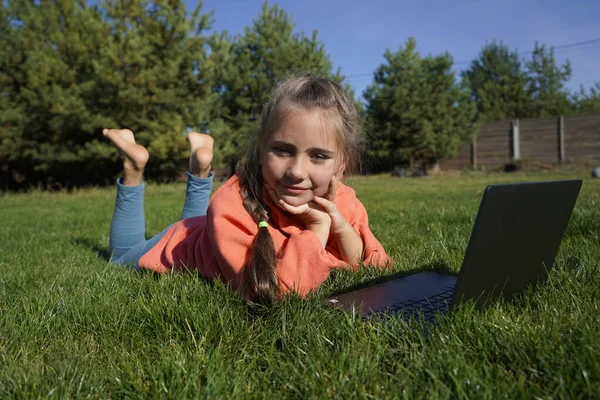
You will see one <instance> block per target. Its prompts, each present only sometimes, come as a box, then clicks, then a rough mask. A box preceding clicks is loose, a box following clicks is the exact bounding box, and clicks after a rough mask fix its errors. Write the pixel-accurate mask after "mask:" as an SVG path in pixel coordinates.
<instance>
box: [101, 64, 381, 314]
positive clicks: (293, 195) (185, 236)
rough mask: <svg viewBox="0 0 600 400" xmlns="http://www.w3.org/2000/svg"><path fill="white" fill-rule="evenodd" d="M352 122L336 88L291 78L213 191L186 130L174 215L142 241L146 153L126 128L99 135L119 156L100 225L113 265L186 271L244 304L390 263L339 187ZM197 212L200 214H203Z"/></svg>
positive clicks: (351, 197)
mask: <svg viewBox="0 0 600 400" xmlns="http://www.w3.org/2000/svg"><path fill="white" fill-rule="evenodd" d="M358 121H359V119H358V115H357V112H356V109H355V107H354V104H353V102H352V99H351V98H350V97H349V96H348V95H347V93H345V91H344V90H343V89H342V88H341V87H340V86H339V85H338V84H337V83H335V82H333V81H330V80H327V79H323V78H318V77H314V76H312V75H300V76H294V77H291V78H288V79H286V80H284V81H282V82H281V83H280V84H279V85H277V86H276V87H275V89H274V90H273V92H272V94H271V97H270V99H269V101H268V102H267V103H266V104H265V106H264V109H263V112H262V116H261V122H260V126H259V127H258V129H257V131H256V135H255V137H254V138H253V143H252V145H251V146H250V148H249V151H248V153H247V155H246V157H245V158H244V160H243V161H242V163H241V166H240V168H239V171H238V172H237V174H236V175H234V176H233V177H232V178H231V179H229V180H228V181H227V182H226V183H225V184H224V185H223V186H222V187H221V188H219V190H217V191H216V193H215V194H214V195H213V197H212V199H211V201H210V203H208V195H209V193H210V191H211V188H212V174H211V173H210V163H211V160H212V147H213V141H212V138H211V137H210V136H208V135H201V134H197V133H193V132H192V133H190V134H189V135H188V141H189V143H190V162H189V173H188V182H187V189H186V200H185V203H184V208H183V213H182V219H181V220H180V221H179V222H177V223H175V224H173V225H171V226H170V227H168V228H166V229H165V230H164V231H163V232H161V233H159V234H158V235H156V236H155V237H153V238H152V239H150V240H148V241H145V240H144V212H143V190H144V184H143V170H144V166H145V164H146V162H147V160H148V152H147V151H146V149H145V148H144V147H142V146H140V145H138V144H136V143H135V140H134V136H133V134H132V133H131V131H128V130H106V129H105V130H104V134H105V135H106V136H107V137H108V138H109V139H110V140H111V141H112V142H113V143H114V144H115V146H116V147H117V148H118V150H119V151H120V153H121V156H122V158H123V161H124V162H123V167H124V168H123V170H124V176H123V178H122V179H121V180H120V181H119V182H118V183H117V200H116V207H115V215H114V217H113V221H112V225H111V235H110V251H111V253H112V254H113V262H115V263H119V264H137V266H138V267H140V268H145V269H150V270H153V271H156V272H167V271H169V270H170V269H171V268H179V269H197V270H198V271H199V272H200V273H201V274H202V275H203V276H205V277H206V278H209V279H215V278H219V279H221V280H223V281H224V282H227V283H229V284H230V285H231V286H232V287H233V288H235V289H238V290H240V291H242V293H243V295H244V296H245V297H246V298H248V299H250V300H253V301H257V302H270V301H273V300H276V299H278V298H280V297H281V295H283V294H285V293H288V292H295V293H297V294H299V295H301V296H305V295H306V294H308V293H309V292H310V291H311V290H313V289H315V288H316V287H317V286H319V285H320V284H321V283H322V282H323V281H325V279H327V277H328V275H329V272H330V271H331V270H332V269H335V268H349V269H354V268H356V267H357V266H358V265H359V263H361V262H362V263H364V264H370V265H375V266H379V267H382V266H385V265H386V264H387V263H388V262H389V261H390V260H389V258H388V256H387V255H386V253H385V251H384V249H383V248H382V246H381V244H380V243H379V242H378V241H377V239H376V238H375V237H374V235H373V234H372V233H371V231H370V229H369V225H368V218H367V213H366V211H365V208H364V206H363V205H362V203H361V202H360V201H359V200H358V199H357V198H356V195H355V192H354V190H352V189H351V188H350V187H348V186H346V185H344V184H342V183H340V179H341V177H342V175H343V174H344V172H352V171H353V170H354V169H355V167H356V163H357V158H358V139H359V133H360V132H359V122H358ZM207 205H208V208H207Z"/></svg>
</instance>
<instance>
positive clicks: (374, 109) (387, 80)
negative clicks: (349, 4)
mask: <svg viewBox="0 0 600 400" xmlns="http://www.w3.org/2000/svg"><path fill="white" fill-rule="evenodd" d="M416 46H417V43H416V40H415V39H414V38H410V39H408V40H407V42H406V44H405V47H404V48H400V49H399V50H398V51H397V52H396V53H392V52H391V51H389V50H387V51H386V52H385V53H384V58H385V60H386V63H384V64H382V65H380V66H379V67H378V68H377V69H376V71H375V76H374V82H373V84H371V85H370V86H369V87H368V88H367V89H366V90H365V93H364V97H365V99H366V100H367V102H368V104H367V116H368V119H369V122H370V125H371V128H372V129H373V130H374V133H375V134H376V137H377V139H376V141H375V143H374V146H373V148H372V149H371V154H372V155H373V156H375V157H376V158H378V159H380V160H382V162H383V163H384V164H385V165H386V166H387V167H388V168H389V167H391V166H392V165H395V164H409V163H414V162H418V163H421V164H422V165H424V166H430V165H434V164H436V163H437V161H438V160H440V159H441V158H445V157H449V156H452V155H455V154H456V152H457V151H458V147H459V146H460V145H461V144H462V143H465V142H467V141H468V140H470V139H471V138H472V137H473V135H474V134H475V131H476V129H477V121H476V109H475V104H474V103H472V102H470V101H469V94H468V92H467V91H466V90H463V89H462V88H461V87H460V86H459V85H458V84H457V83H456V82H455V76H454V73H453V72H452V62H453V61H452V58H451V57H450V55H448V54H447V53H444V54H442V55H439V56H428V57H425V58H421V57H420V56H419V54H418V53H417V52H416Z"/></svg>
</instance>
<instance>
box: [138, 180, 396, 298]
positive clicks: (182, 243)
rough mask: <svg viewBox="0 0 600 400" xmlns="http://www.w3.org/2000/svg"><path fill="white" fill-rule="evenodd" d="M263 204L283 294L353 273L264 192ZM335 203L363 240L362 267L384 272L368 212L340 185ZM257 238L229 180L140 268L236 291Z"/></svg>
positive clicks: (331, 247)
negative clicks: (334, 273) (180, 273)
mask: <svg viewBox="0 0 600 400" xmlns="http://www.w3.org/2000/svg"><path fill="white" fill-rule="evenodd" d="M265 199H268V200H267V201H268V202H269V206H270V207H271V216H270V220H269V228H268V229H269V233H270V234H271V237H272V238H273V244H274V246H275V252H276V254H278V266H277V275H278V277H279V280H280V284H281V288H282V290H283V291H284V292H289V291H295V292H296V293H298V294H299V295H302V296H305V295H306V294H308V293H309V292H310V291H311V290H313V289H315V288H316V287H317V286H319V285H320V284H321V283H323V281H325V279H327V277H328V276H329V272H330V271H331V270H332V269H335V268H351V269H352V268H355V267H356V266H351V265H349V264H347V263H346V262H344V261H342V260H341V256H340V251H339V249H338V246H337V243H336V241H335V240H334V239H333V237H330V238H329V241H328V242H327V246H326V248H325V249H324V248H323V246H322V244H321V242H320V241H319V239H318V238H317V236H316V235H315V234H314V233H312V232H311V231H309V230H306V229H305V228H304V225H303V223H302V222H301V221H300V220H299V219H298V217H296V216H294V215H291V214H289V213H286V212H284V211H283V210H281V209H280V208H279V207H277V206H276V205H275V204H274V203H273V202H271V201H269V200H271V199H270V197H269V195H268V194H267V192H266V190H265ZM335 203H336V205H337V207H338V209H339V210H340V212H341V214H342V215H343V216H344V218H346V220H347V221H348V222H349V223H350V224H351V225H352V227H353V228H354V229H355V230H356V231H357V232H358V233H359V234H360V236H361V237H362V239H363V243H364V259H363V262H364V264H370V265H375V266H380V267H383V266H385V265H386V264H387V263H389V261H390V259H389V257H388V256H387V254H386V253H385V250H384V249H383V247H382V246H381V244H380V243H379V241H377V239H376V238H375V236H374V235H373V234H372V233H371V230H370V229H369V225H368V217H367V212H366V210H365V208H364V206H363V205H362V203H361V202H360V201H359V200H358V198H357V197H356V194H355V192H354V190H353V189H352V188H350V187H348V186H346V185H344V184H342V183H340V184H339V185H338V189H337V193H336V200H335ZM257 232H258V226H257V224H256V222H254V220H253V219H252V217H251V216H250V215H249V214H248V212H247V211H246V210H245V209H244V206H243V204H242V198H241V196H240V185H239V180H238V177H237V176H233V177H232V178H231V179H229V180H228V181H227V182H226V183H225V184H224V185H223V186H222V187H220V188H219V189H218V190H217V191H216V192H215V194H214V195H213V197H212V199H211V201H210V203H209V206H208V212H207V215H206V216H202V217H194V218H188V219H184V220H181V221H179V222H177V223H175V224H174V225H173V226H172V227H171V229H169V230H168V231H167V232H166V234H165V235H164V236H163V237H162V238H161V240H160V241H159V242H158V243H157V244H156V245H155V246H154V247H153V248H151V249H150V250H149V251H148V252H147V253H146V254H144V255H143V256H142V258H141V259H140V260H139V262H138V265H139V266H140V267H142V268H147V269H150V270H153V271H156V272H167V271H168V270H169V269H170V268H172V267H175V268H179V269H185V268H188V269H197V270H198V271H199V272H200V273H201V274H202V275H203V276H204V277H206V278H209V279H214V278H220V279H221V280H223V281H224V282H229V283H231V285H232V286H233V287H234V288H235V287H236V281H237V279H236V278H238V276H239V274H240V273H241V272H242V269H243V267H244V265H245V263H246V259H247V257H248V255H249V254H250V250H251V249H250V247H251V246H252V243H253V241H254V238H255V236H256V234H257Z"/></svg>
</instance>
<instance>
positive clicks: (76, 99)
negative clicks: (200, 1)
mask: <svg viewBox="0 0 600 400" xmlns="http://www.w3.org/2000/svg"><path fill="white" fill-rule="evenodd" d="M200 7H201V5H199V6H198V7H197V8H196V10H194V12H192V13H191V15H188V13H187V11H186V10H185V6H184V3H183V1H180V0H153V1H140V0H108V1H106V2H105V3H101V4H99V5H97V6H88V5H87V4H86V2H85V1H84V0H46V1H42V2H29V1H26V0H11V1H9V2H8V3H5V4H3V8H2V15H1V17H2V21H3V22H2V25H1V27H2V28H1V29H2V31H3V33H6V34H5V35H2V38H1V39H0V40H1V42H0V44H1V45H2V46H1V47H2V49H1V50H0V51H2V57H1V60H0V71H1V74H0V84H1V85H2V86H1V89H2V93H3V94H4V96H3V98H2V100H1V101H2V102H3V103H2V105H3V107H2V110H1V111H0V118H1V119H0V130H1V131H0V132H1V133H2V139H3V140H2V145H1V147H0V160H1V162H2V169H3V170H4V171H6V174H7V176H6V177H5V180H8V179H12V178H11V176H12V177H17V176H18V177H21V178H22V179H24V180H25V182H28V183H35V182H40V181H41V182H46V183H48V182H52V181H57V182H61V183H62V184H67V185H79V184H86V183H95V182H103V181H106V180H108V179H109V178H110V180H112V178H113V176H114V175H115V174H116V173H117V171H118V169H119V166H118V163H117V162H115V161H116V160H117V155H116V152H115V150H114V148H113V146H111V145H110V144H109V143H108V142H107V141H106V140H105V139H104V138H103V137H102V136H101V133H100V132H101V129H102V128H104V127H123V128H130V129H132V130H133V131H134V132H135V133H136V138H137V139H138V140H139V141H140V142H141V143H142V144H144V145H146V146H148V148H149V150H150V152H151V154H152V158H151V163H150V164H149V168H148V175H149V176H150V177H159V176H160V177H169V178H172V177H174V176H175V175H176V174H177V172H178V170H179V169H180V168H181V167H184V166H185V160H186V159H187V150H186V149H187V146H186V144H185V139H184V132H185V129H186V128H187V127H192V128H197V127H200V126H202V125H205V124H206V120H207V119H208V118H209V115H208V112H207V110H206V108H207V107H206V104H207V103H208V102H209V101H210V96H211V94H210V88H211V86H212V82H211V79H212V76H211V72H210V70H209V69H207V68H205V66H204V63H205V61H206V50H207V48H206V42H207V38H206V37H204V36H203V35H202V32H203V30H205V29H206V28H207V27H208V25H209V20H210V15H208V14H201V13H200ZM12 180H13V181H14V179H12Z"/></svg>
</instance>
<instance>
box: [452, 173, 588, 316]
mask: <svg viewBox="0 0 600 400" xmlns="http://www.w3.org/2000/svg"><path fill="white" fill-rule="evenodd" d="M581 183H582V181H581V180H570V181H551V182H540V183H517V184H507V185H492V186H488V187H487V188H486V190H485V192H484V196H483V198H482V200H481V205H480V207H479V212H478V214H477V218H476V220H475V225H474V227H473V232H472V234H471V239H470V241H469V245H468V247H467V251H466V254H465V258H464V261H463V266H462V268H461V272H460V275H459V277H458V280H457V283H456V291H455V296H454V301H453V303H454V304H456V303H457V302H461V300H466V299H476V300H477V305H478V306H483V304H484V303H485V301H486V300H491V299H493V298H496V297H499V296H500V295H502V296H504V297H505V298H509V297H511V296H512V295H514V294H515V293H518V292H521V291H522V290H524V289H525V288H527V287H528V286H529V285H535V284H536V283H537V282H540V281H543V280H544V279H545V278H546V276H547V272H548V270H549V269H550V268H551V267H552V264H553V263H554V258H555V257H556V253H557V252H558V248H559V246H560V242H561V240H562V237H563V234H564V232H565V229H566V227H567V224H568V222H569V218H570V216H571V213H572V211H573V207H574V205H575V201H576V200H577V195H578V194H579V190H580V188H581ZM482 293H483V295H482Z"/></svg>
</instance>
